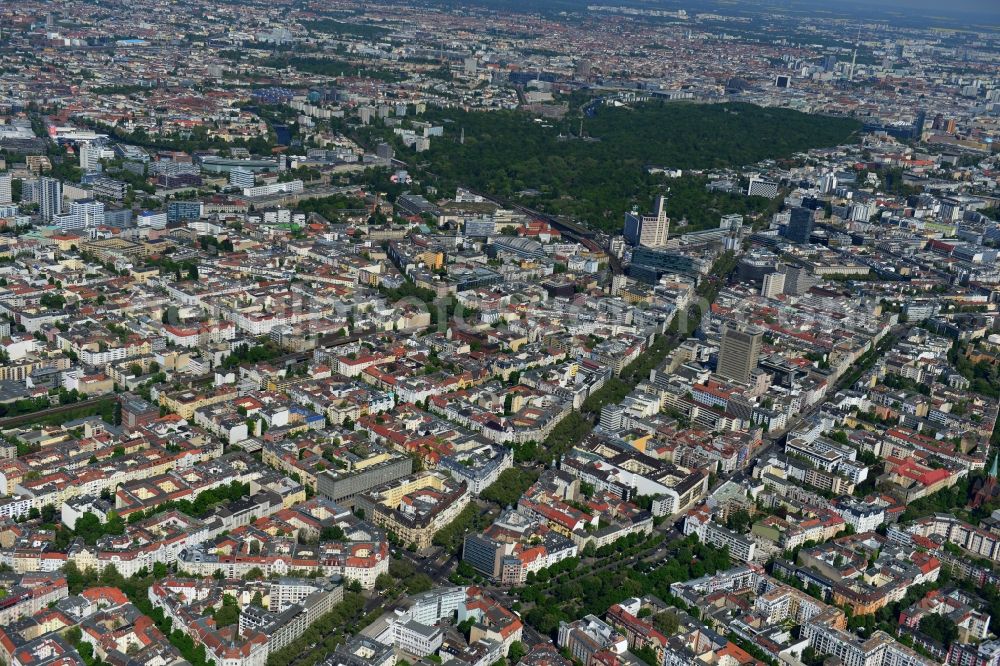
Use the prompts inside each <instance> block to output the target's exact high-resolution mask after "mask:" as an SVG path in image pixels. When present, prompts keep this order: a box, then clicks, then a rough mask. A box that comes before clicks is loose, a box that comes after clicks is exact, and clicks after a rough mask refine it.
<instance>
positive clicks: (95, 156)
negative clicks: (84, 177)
mask: <svg viewBox="0 0 1000 666" xmlns="http://www.w3.org/2000/svg"><path fill="white" fill-rule="evenodd" d="M80 168H81V169H83V170H84V172H86V173H93V172H95V171H100V170H101V147H100V146H95V145H94V144H92V143H90V142H89V141H88V142H86V143H81V144H80Z"/></svg>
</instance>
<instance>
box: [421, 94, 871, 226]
mask: <svg viewBox="0 0 1000 666" xmlns="http://www.w3.org/2000/svg"><path fill="white" fill-rule="evenodd" d="M426 115H427V117H425V118H424V119H425V120H428V121H431V122H440V123H442V124H443V125H444V127H445V136H444V138H443V139H440V140H437V141H434V142H432V143H431V147H430V150H428V151H427V153H426V154H425V155H422V156H421V157H422V158H423V157H425V159H423V160H421V162H422V164H423V166H424V167H425V170H426V172H428V173H429V174H430V176H431V180H435V181H439V182H441V183H442V184H444V185H452V186H454V185H465V186H468V187H472V188H476V189H479V190H482V191H484V192H486V193H489V194H493V195H497V196H502V197H512V198H513V197H516V196H517V195H518V194H519V193H523V192H525V191H537V193H535V192H532V196H527V197H524V201H525V203H526V204H528V205H531V206H532V207H535V208H538V209H540V210H543V211H545V212H550V213H554V214H567V215H572V216H575V217H578V218H579V219H581V220H582V221H584V222H586V223H588V224H590V225H592V226H595V227H599V228H605V229H607V230H614V229H617V228H618V227H620V225H621V216H622V214H623V213H625V211H627V210H630V209H631V208H633V207H634V206H639V207H640V208H645V207H647V206H648V205H649V203H650V202H651V201H652V198H653V197H654V196H655V195H656V194H657V193H658V192H662V191H663V189H664V182H663V177H662V176H660V175H655V174H649V173H648V172H647V168H648V167H650V166H660V167H667V168H673V169H714V168H726V167H740V166H743V165H747V164H752V163H755V162H758V161H760V160H764V159H782V158H787V157H790V156H791V155H793V154H794V153H797V152H800V151H805V150H809V149H810V148H816V147H822V146H832V145H838V144H842V143H845V142H848V141H851V140H852V138H853V134H854V133H855V132H856V131H857V130H858V129H859V128H860V123H858V122H857V121H855V120H851V119H848V118H836V117H829V116H819V115H810V114H805V113H800V112H798V111H792V110H789V109H778V108H762V107H758V106H753V105H750V104H693V103H687V102H648V103H643V104H639V105H637V106H635V107H611V106H597V111H596V113H595V114H594V115H593V116H590V117H586V118H585V119H584V120H583V125H582V127H583V138H582V139H581V138H580V137H579V131H580V120H579V117H577V118H576V119H574V118H572V117H567V118H566V120H564V121H550V120H543V119H540V118H536V117H533V116H531V115H529V114H526V113H523V112H517V111H503V112H493V113H475V112H463V111H459V110H453V109H443V110H442V109H432V110H429V111H428V113H427V114H426ZM463 129H464V142H463V141H462V140H461V137H462V130H463ZM675 212H677V211H675ZM721 212H729V211H728V210H723V211H721ZM732 212H743V211H741V210H739V208H738V207H737V208H736V209H735V210H733V211H732ZM750 212H753V211H752V210H751V211H750Z"/></svg>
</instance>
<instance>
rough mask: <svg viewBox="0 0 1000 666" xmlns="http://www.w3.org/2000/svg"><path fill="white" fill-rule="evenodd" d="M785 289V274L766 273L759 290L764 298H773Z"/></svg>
mask: <svg viewBox="0 0 1000 666" xmlns="http://www.w3.org/2000/svg"><path fill="white" fill-rule="evenodd" d="M784 291H785V274H784V273H778V272H777V271H775V272H774V273H768V274H767V275H765V276H764V286H763V287H762V288H761V290H760V295H761V296H763V297H764V298H775V297H776V296H778V295H780V294H782V293H784Z"/></svg>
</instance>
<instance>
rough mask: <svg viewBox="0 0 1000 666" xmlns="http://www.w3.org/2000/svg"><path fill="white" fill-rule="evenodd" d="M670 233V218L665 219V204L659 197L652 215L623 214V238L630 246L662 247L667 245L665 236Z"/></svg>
mask: <svg viewBox="0 0 1000 666" xmlns="http://www.w3.org/2000/svg"><path fill="white" fill-rule="evenodd" d="M669 231H670V218H669V217H667V202H666V200H665V199H664V198H663V197H662V196H660V197H656V203H655V205H654V206H653V214H652V215H639V214H638V213H636V212H634V211H633V212H631V213H625V231H624V236H625V240H627V241H628V242H629V243H631V244H632V245H642V246H645V247H663V246H664V245H666V244H667V234H668V233H669Z"/></svg>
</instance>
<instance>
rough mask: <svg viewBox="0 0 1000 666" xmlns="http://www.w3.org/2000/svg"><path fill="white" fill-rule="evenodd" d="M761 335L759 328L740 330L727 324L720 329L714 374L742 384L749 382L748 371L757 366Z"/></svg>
mask: <svg viewBox="0 0 1000 666" xmlns="http://www.w3.org/2000/svg"><path fill="white" fill-rule="evenodd" d="M763 337H764V334H763V332H761V331H760V330H756V329H751V330H746V331H741V330H739V329H738V328H736V327H734V326H732V325H727V326H726V328H725V329H724V330H723V331H722V344H721V346H720V348H719V362H718V365H717V367H716V369H715V372H716V374H718V375H720V376H722V377H725V378H727V379H732V380H735V381H738V382H741V383H743V384H746V383H747V382H749V381H750V372H751V371H752V370H753V369H754V368H756V367H757V358H758V357H759V356H760V346H761V340H762V339H763Z"/></svg>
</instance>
